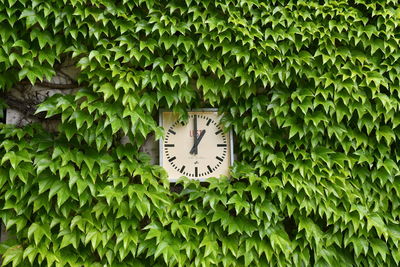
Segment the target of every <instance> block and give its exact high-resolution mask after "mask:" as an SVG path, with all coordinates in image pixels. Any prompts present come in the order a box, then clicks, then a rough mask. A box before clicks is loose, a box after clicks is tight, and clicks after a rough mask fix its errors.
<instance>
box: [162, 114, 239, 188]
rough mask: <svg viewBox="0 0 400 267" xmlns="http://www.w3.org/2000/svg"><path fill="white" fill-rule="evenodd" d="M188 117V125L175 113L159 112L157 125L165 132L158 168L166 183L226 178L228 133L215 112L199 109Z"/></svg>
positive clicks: (230, 159) (229, 161)
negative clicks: (223, 176)
mask: <svg viewBox="0 0 400 267" xmlns="http://www.w3.org/2000/svg"><path fill="white" fill-rule="evenodd" d="M188 114H189V120H188V122H187V123H186V124H182V123H180V122H179V117H178V114H177V113H173V112H171V111H162V112H161V113H160V126H162V127H163V128H164V129H165V131H166V134H165V139H162V140H160V165H161V166H163V167H164V169H165V170H166V171H167V173H168V176H169V180H170V181H171V182H176V181H177V180H178V179H179V178H180V177H182V176H186V177H188V178H189V179H196V180H201V181H204V180H205V179H207V178H210V177H219V176H220V175H225V176H228V175H229V167H230V166H231V165H232V162H233V145H232V143H233V142H232V132H229V133H227V132H226V131H224V129H223V128H222V125H221V124H220V119H221V116H219V115H218V110H217V109H199V110H193V111H189V112H188Z"/></svg>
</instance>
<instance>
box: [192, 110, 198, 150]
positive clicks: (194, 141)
mask: <svg viewBox="0 0 400 267" xmlns="http://www.w3.org/2000/svg"><path fill="white" fill-rule="evenodd" d="M196 142H197V115H194V118H193V147H192V150H193V148H194V147H195V148H194V150H193V153H194V154H197V146H196ZM192 150H190V153H191V154H193V153H192Z"/></svg>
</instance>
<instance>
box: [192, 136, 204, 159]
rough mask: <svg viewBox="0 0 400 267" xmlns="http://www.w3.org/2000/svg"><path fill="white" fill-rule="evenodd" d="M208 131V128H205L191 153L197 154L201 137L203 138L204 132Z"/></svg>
mask: <svg viewBox="0 0 400 267" xmlns="http://www.w3.org/2000/svg"><path fill="white" fill-rule="evenodd" d="M205 133H206V130H203V131H202V132H201V134H200V136H199V138H197V140H196V142H195V143H194V145H193V147H192V149H191V150H190V154H195V155H197V146H198V145H199V144H200V141H201V139H203V136H204V134H205Z"/></svg>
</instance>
